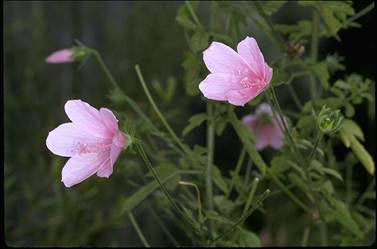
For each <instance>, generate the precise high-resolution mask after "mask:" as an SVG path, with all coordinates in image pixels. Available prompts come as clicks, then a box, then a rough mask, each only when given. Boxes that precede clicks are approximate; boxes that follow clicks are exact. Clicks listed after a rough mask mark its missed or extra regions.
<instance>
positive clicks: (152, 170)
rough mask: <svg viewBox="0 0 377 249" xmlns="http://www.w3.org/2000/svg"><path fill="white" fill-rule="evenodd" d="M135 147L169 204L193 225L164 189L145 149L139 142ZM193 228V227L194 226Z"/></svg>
mask: <svg viewBox="0 0 377 249" xmlns="http://www.w3.org/2000/svg"><path fill="white" fill-rule="evenodd" d="M136 148H137V150H138V152H139V154H140V156H141V157H142V159H143V161H144V163H145V165H146V166H147V168H148V169H149V170H150V171H151V172H152V174H153V176H154V178H155V179H156V181H157V183H158V185H160V187H161V189H162V192H163V193H164V194H165V196H166V198H168V200H169V202H170V204H171V205H172V206H173V207H174V209H175V210H176V211H177V213H178V214H179V215H180V216H181V217H182V218H183V219H184V220H186V221H187V222H188V223H189V224H190V225H192V226H193V224H192V223H191V221H190V220H189V219H188V218H187V217H186V216H185V215H184V214H183V212H182V211H181V210H180V208H179V207H178V205H177V204H176V203H175V201H174V200H173V198H172V197H171V196H170V194H169V192H168V190H167V189H166V187H165V186H164V185H163V184H162V183H161V180H160V177H159V176H158V174H157V172H156V171H155V169H154V168H153V166H152V164H151V163H150V161H149V159H148V157H147V155H146V154H145V151H144V149H143V147H142V145H141V144H138V145H136ZM193 228H194V226H193ZM194 229H195V228H194Z"/></svg>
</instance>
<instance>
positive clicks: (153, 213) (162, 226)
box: [149, 206, 179, 247]
mask: <svg viewBox="0 0 377 249" xmlns="http://www.w3.org/2000/svg"><path fill="white" fill-rule="evenodd" d="M149 210H150V211H151V213H152V216H153V218H155V220H156V221H157V223H158V224H159V225H160V227H161V229H162V231H163V232H164V233H165V234H166V236H167V237H168V239H169V240H170V241H171V242H172V243H173V244H174V246H175V247H179V243H178V242H177V240H176V239H175V238H174V237H173V235H172V234H171V233H170V231H169V230H168V228H167V227H166V226H165V224H164V223H163V222H162V220H161V219H160V217H158V215H157V214H156V212H155V211H154V208H153V207H151V206H150V209H149Z"/></svg>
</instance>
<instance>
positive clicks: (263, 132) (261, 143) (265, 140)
mask: <svg viewBox="0 0 377 249" xmlns="http://www.w3.org/2000/svg"><path fill="white" fill-rule="evenodd" d="M268 133H269V129H268V127H266V125H263V124H262V125H260V127H255V136H256V140H257V141H256V143H255V148H256V149H257V150H263V149H264V148H265V147H267V145H268V144H269V135H268Z"/></svg>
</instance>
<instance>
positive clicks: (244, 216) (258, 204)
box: [210, 189, 271, 245]
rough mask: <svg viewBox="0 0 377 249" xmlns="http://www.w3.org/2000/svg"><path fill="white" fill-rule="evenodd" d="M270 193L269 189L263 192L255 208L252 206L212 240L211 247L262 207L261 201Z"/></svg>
mask: <svg viewBox="0 0 377 249" xmlns="http://www.w3.org/2000/svg"><path fill="white" fill-rule="evenodd" d="M270 192H271V191H270V190H269V189H267V190H266V191H264V193H263V194H262V195H261V197H260V198H259V199H258V200H257V201H256V204H255V206H253V207H252V208H251V209H250V210H249V211H248V212H247V213H246V214H245V215H243V216H242V217H241V218H240V219H239V220H238V221H237V222H236V223H235V224H234V225H233V226H232V227H231V228H230V229H229V230H228V231H226V232H225V233H223V234H221V235H219V236H217V237H216V238H215V239H214V240H212V241H211V243H210V244H211V245H213V244H214V243H215V242H216V241H218V240H219V239H221V238H223V237H225V236H227V235H229V234H231V233H232V232H233V231H234V229H236V228H237V227H238V226H239V225H240V224H241V223H243V222H244V221H245V220H246V219H247V217H249V216H250V215H251V214H252V213H253V212H254V211H255V210H257V209H258V208H259V207H260V206H262V204H263V201H264V200H265V199H266V198H267V196H268V194H269V193H270Z"/></svg>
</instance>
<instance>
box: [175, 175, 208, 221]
mask: <svg viewBox="0 0 377 249" xmlns="http://www.w3.org/2000/svg"><path fill="white" fill-rule="evenodd" d="M178 184H181V185H186V186H191V187H194V188H195V191H196V198H197V201H198V218H199V221H201V220H202V218H203V215H202V202H201V201H200V191H199V188H198V186H197V185H196V184H194V183H192V182H185V181H179V182H178Z"/></svg>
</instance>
